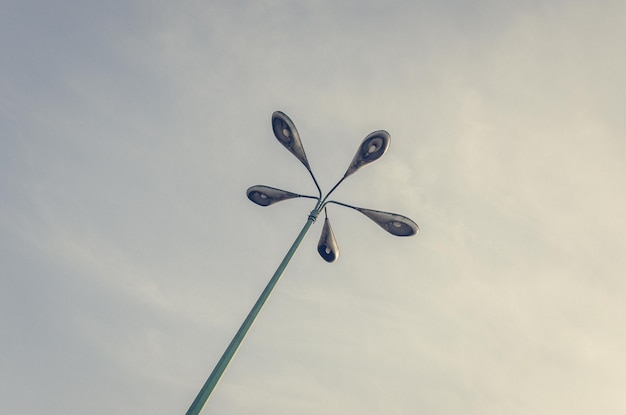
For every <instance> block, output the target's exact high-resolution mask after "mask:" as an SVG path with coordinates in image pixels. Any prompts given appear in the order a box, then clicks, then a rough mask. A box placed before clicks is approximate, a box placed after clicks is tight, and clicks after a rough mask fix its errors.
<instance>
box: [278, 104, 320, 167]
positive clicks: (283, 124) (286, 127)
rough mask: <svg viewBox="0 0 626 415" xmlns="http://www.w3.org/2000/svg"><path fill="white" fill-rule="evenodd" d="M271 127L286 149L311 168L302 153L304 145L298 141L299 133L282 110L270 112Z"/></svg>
mask: <svg viewBox="0 0 626 415" xmlns="http://www.w3.org/2000/svg"><path fill="white" fill-rule="evenodd" d="M272 129H273V130H274V135H275V136H276V138H277V139H278V141H280V143H281V144H282V145H284V146H285V147H286V148H287V150H289V151H290V152H291V154H293V155H294V156H296V157H297V158H298V160H300V161H301V162H302V164H304V167H306V168H307V169H308V170H311V167H310V166H309V161H308V160H307V158H306V154H305V153H304V147H303V146H302V142H301V141H300V134H298V130H296V126H295V125H294V123H293V121H291V119H290V118H289V117H288V116H287V115H286V114H285V113H283V112H280V111H276V112H274V113H273V114H272Z"/></svg>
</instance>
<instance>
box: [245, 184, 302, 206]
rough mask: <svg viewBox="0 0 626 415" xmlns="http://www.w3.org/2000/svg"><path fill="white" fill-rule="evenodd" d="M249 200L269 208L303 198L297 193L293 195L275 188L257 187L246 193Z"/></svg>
mask: <svg viewBox="0 0 626 415" xmlns="http://www.w3.org/2000/svg"><path fill="white" fill-rule="evenodd" d="M246 195H247V196H248V199H250V200H251V201H253V202H254V203H256V204H257V205H259V206H269V205H272V204H274V203H277V202H280V201H282V200H287V199H293V198H296V197H302V195H299V194H297V193H291V192H288V191H286V190H281V189H276V188H274V187H269V186H263V185H256V186H252V187H250V188H249V189H248V190H247V191H246Z"/></svg>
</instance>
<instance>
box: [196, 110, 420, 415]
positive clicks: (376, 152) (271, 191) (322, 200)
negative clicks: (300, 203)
mask: <svg viewBox="0 0 626 415" xmlns="http://www.w3.org/2000/svg"><path fill="white" fill-rule="evenodd" d="M272 129H273V130H274V135H275V136H276V138H277V139H278V141H280V142H281V144H283V145H284V146H285V147H286V148H287V149H288V150H289V151H290V152H291V153H292V154H293V155H294V156H296V158H297V159H298V160H300V162H301V163H302V164H303V165H304V167H306V169H307V170H308V171H309V173H310V175H311V178H312V179H313V182H314V183H315V187H317V191H318V196H307V195H301V194H298V193H292V192H288V191H286V190H281V189H276V188H274V187H269V186H263V185H256V186H252V187H250V188H249V189H248V190H247V192H246V195H247V196H248V199H250V200H251V201H252V202H254V203H256V204H257V205H260V206H270V205H272V204H274V203H277V202H280V201H283V200H287V199H293V198H300V197H303V198H309V199H315V200H316V203H315V207H314V208H313V210H312V211H311V213H310V214H309V216H308V219H307V221H306V223H305V224H304V227H303V228H302V230H301V231H300V233H299V234H298V236H297V237H296V240H295V241H294V243H293V244H292V245H291V248H289V251H287V254H286V255H285V257H284V258H283V260H282V262H281V263H280V265H279V266H278V268H277V269H276V272H274V275H273V276H272V278H271V279H270V281H269V283H268V284H267V286H266V287H265V289H264V290H263V292H262V293H261V295H260V297H259V299H258V300H257V301H256V303H255V304H254V306H253V307H252V309H251V310H250V313H249V314H248V316H247V317H246V319H245V320H244V322H243V323H242V325H241V327H240V328H239V330H238V331H237V333H236V334H235V337H233V339H232V340H231V342H230V344H229V345H228V347H227V348H226V351H224V354H223V355H222V357H221V358H220V360H219V361H218V362H217V365H216V366H215V368H214V369H213V371H212V372H211V374H210V375H209V378H208V379H207V381H206V382H205V383H204V385H203V386H202V389H200V392H198V395H197V396H196V399H194V401H193V403H192V404H191V406H190V407H189V409H188V410H187V413H186V415H197V414H199V413H200V411H201V410H202V407H203V406H204V404H205V403H206V401H207V399H208V398H209V396H210V395H211V392H212V391H213V389H214V388H215V386H216V385H217V382H218V381H219V380H220V377H221V376H222V374H223V373H224V371H225V370H226V367H227V366H228V363H229V362H230V360H231V359H232V358H233V356H234V355H235V353H236V352H237V349H238V348H239V346H240V344H241V342H242V340H243V339H244V337H245V335H246V333H247V332H248V330H249V329H250V327H251V326H252V323H253V322H254V320H255V318H256V316H257V315H258V314H259V311H261V308H262V307H263V304H265V301H267V299H268V297H269V296H270V294H271V292H272V290H273V289H274V287H275V286H276V283H277V282H278V280H279V279H280V276H281V275H282V273H283V271H284V270H285V268H286V267H287V264H288V263H289V261H290V260H291V258H292V257H293V254H294V253H295V252H296V250H297V249H298V246H300V242H302V240H303V239H304V236H305V235H306V233H307V231H308V230H309V228H310V227H311V225H313V223H314V222H315V220H316V219H317V217H318V216H319V214H320V213H321V212H322V210H323V211H324V216H325V218H324V226H323V228H322V234H321V236H320V239H319V242H318V245H317V251H318V252H319V254H320V256H321V257H322V258H323V259H324V260H325V261H327V262H334V261H336V260H337V258H339V246H338V245H337V241H336V239H335V235H334V233H333V230H332V228H331V226H330V221H329V219H328V215H327V210H326V207H327V205H328V204H331V203H332V204H336V205H339V206H344V207H348V208H350V209H354V210H356V211H357V212H361V213H362V214H364V215H365V216H367V217H368V218H370V219H371V220H372V221H374V222H376V223H377V224H378V225H380V226H381V227H382V228H383V229H385V230H386V231H387V232H389V233H391V234H392V235H395V236H411V235H416V234H417V233H418V232H419V227H418V226H417V224H416V223H415V222H413V221H412V220H411V219H409V218H407V217H406V216H402V215H398V214H395V213H390V212H383V211H379V210H372V209H365V208H360V207H356V206H352V205H348V204H346V203H342V202H338V201H335V200H328V197H329V196H330V194H331V193H332V192H333V191H335V189H336V188H337V187H338V186H339V185H340V184H341V183H342V182H343V181H344V180H345V179H346V178H347V177H348V176H350V175H351V174H353V173H354V172H356V171H357V170H359V169H361V168H362V167H363V166H366V165H367V164H369V163H371V162H373V161H376V160H378V159H379V158H380V157H381V156H382V155H383V154H385V152H386V151H387V149H388V148H389V142H390V140H391V137H390V136H389V133H387V132H386V131H382V130H380V131H374V132H373V133H371V134H369V135H368V136H367V137H365V139H364V140H363V142H362V143H361V145H360V147H359V148H358V150H357V152H356V154H355V156H354V158H353V159H352V162H351V163H350V166H348V169H347V170H346V172H345V174H344V175H343V177H342V178H341V179H340V180H339V181H338V182H337V183H336V184H335V185H334V186H333V187H332V188H331V189H330V191H329V192H328V193H326V194H325V195H324V194H323V193H322V190H321V188H320V186H319V184H318V182H317V179H316V178H315V175H314V174H313V171H312V170H311V166H310V165H309V162H308V160H307V158H306V154H305V152H304V147H303V146H302V142H301V141H300V135H299V134H298V130H296V126H295V125H294V123H293V122H292V121H291V119H290V118H289V117H288V116H287V115H286V114H284V113H282V112H280V111H276V112H274V114H272Z"/></svg>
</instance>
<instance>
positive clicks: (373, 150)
mask: <svg viewBox="0 0 626 415" xmlns="http://www.w3.org/2000/svg"><path fill="white" fill-rule="evenodd" d="M390 142H391V136H390V135H389V133H388V132H387V131H384V130H380V131H374V132H373V133H371V134H370V135H368V136H367V137H365V139H364V140H363V142H362V143H361V146H360V147H359V149H358V150H357V152H356V154H355V155H354V158H353V159H352V163H350V166H349V167H348V170H347V171H346V174H344V177H348V176H349V175H351V174H352V173H354V172H355V171H357V170H359V169H360V168H361V167H363V166H365V165H367V164H369V163H371V162H373V161H376V160H378V159H379V158H381V157H382V155H383V154H385V152H386V151H387V149H388V148H389V143H390Z"/></svg>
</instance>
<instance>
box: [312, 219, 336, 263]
mask: <svg viewBox="0 0 626 415" xmlns="http://www.w3.org/2000/svg"><path fill="white" fill-rule="evenodd" d="M317 252H319V254H320V256H321V257H322V258H324V261H326V262H335V261H336V260H337V258H339V245H337V240H336V239H335V234H334V233H333V229H332V228H331V227H330V221H329V220H328V218H326V219H324V227H323V228H322V235H321V236H320V241H319V243H318V244H317Z"/></svg>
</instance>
